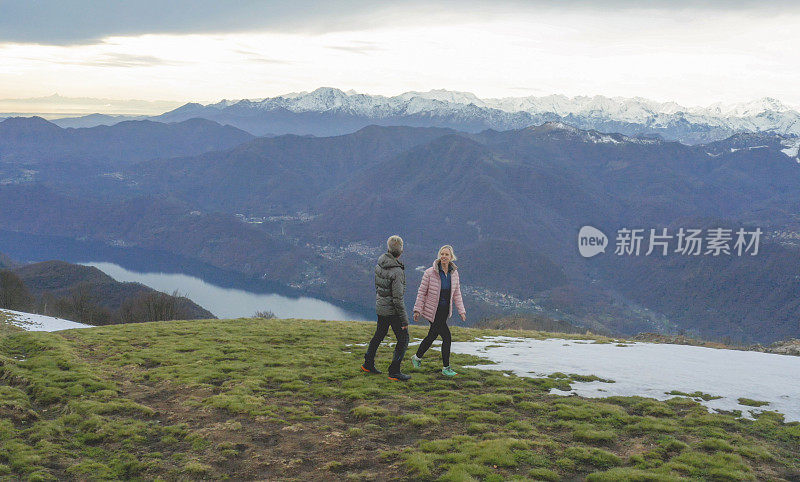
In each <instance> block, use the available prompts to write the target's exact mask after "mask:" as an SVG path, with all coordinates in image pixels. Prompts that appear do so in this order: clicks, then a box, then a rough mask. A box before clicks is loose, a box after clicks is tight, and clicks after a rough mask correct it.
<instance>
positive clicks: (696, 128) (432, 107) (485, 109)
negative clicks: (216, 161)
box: [154, 88, 800, 144]
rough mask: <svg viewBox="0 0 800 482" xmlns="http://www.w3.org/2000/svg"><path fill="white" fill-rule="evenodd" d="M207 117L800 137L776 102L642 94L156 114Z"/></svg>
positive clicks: (266, 130) (338, 127)
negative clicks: (696, 103) (661, 98)
mask: <svg viewBox="0 0 800 482" xmlns="http://www.w3.org/2000/svg"><path fill="white" fill-rule="evenodd" d="M193 117H201V118H205V119H211V120H214V121H217V122H219V123H221V124H230V125H233V126H236V127H239V128H241V129H244V130H247V131H249V132H252V133H253V134H256V135H265V134H273V135H277V134H299V135H304V134H311V135H317V136H330V135H338V134H346V133H349V132H354V131H356V130H358V129H360V128H362V127H365V126H367V125H371V124H377V125H404V126H417V127H447V128H452V129H456V130H460V131H466V132H479V131H482V130H486V129H494V130H510V129H520V128H524V127H528V126H531V125H539V124H542V123H543V122H547V121H561V122H565V123H567V124H570V125H573V126H575V127H578V128H581V129H585V130H591V129H595V130H598V131H602V132H618V133H622V134H626V135H630V136H660V137H661V138H663V139H666V140H677V141H680V142H683V143H686V144H697V143H707V142H711V141H715V140H721V139H724V138H727V137H729V136H731V135H733V134H735V133H737V132H774V133H776V134H781V135H788V136H792V135H798V134H800V113H798V111H797V110H795V109H793V108H791V107H789V106H786V105H784V104H783V103H781V102H780V101H778V100H776V99H772V98H763V99H758V100H755V101H751V102H744V103H739V104H730V105H723V104H713V105H710V106H708V107H685V106H681V105H679V104H677V103H675V102H656V101H653V100H648V99H644V98H641V97H634V98H624V97H604V96H600V95H597V96H592V97H588V96H577V97H571V98H570V97H566V96H563V95H549V96H542V97H535V96H531V97H509V98H498V99H480V98H478V97H477V96H475V95H474V94H471V93H468V92H453V91H447V90H432V91H428V92H406V93H404V94H401V95H397V96H393V97H386V96H381V95H367V94H359V93H357V92H353V91H348V92H343V91H341V90H339V89H334V88H319V89H316V90H314V91H312V92H300V93H293V94H286V95H282V96H277V97H271V98H265V99H256V100H248V99H243V100H223V101H220V102H217V103H214V104H207V105H201V104H197V103H188V104H185V105H183V106H181V107H179V108H177V109H175V110H172V111H169V112H166V113H164V114H162V115H160V116H156V117H154V120H159V121H166V122H175V121H182V120H186V119H190V118H193Z"/></svg>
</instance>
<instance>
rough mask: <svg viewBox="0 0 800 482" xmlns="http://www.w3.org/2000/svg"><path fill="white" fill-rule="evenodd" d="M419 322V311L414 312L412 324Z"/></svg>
mask: <svg viewBox="0 0 800 482" xmlns="http://www.w3.org/2000/svg"><path fill="white" fill-rule="evenodd" d="M418 321H419V311H415V312H414V323H416V322H418Z"/></svg>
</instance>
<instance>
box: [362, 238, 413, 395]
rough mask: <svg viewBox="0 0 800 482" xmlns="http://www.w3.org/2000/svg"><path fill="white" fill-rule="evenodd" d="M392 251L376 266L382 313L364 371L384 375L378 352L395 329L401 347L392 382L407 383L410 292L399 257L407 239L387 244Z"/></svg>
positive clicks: (392, 369) (397, 348)
mask: <svg viewBox="0 0 800 482" xmlns="http://www.w3.org/2000/svg"><path fill="white" fill-rule="evenodd" d="M386 247H387V248H388V251H387V252H386V253H383V254H382V255H381V256H380V258H378V264H377V265H376V266H375V311H376V312H377V314H378V326H377V328H376V330H375V335H374V336H373V337H372V340H370V342H369V348H367V353H366V355H364V364H363V365H361V369H362V370H364V371H365V372H371V373H381V371H380V370H378V369H377V368H375V353H376V352H377V351H378V346H379V345H380V344H381V342H382V341H383V339H384V338H385V337H386V333H387V332H388V331H389V327H390V326H391V327H392V331H394V336H395V337H397V344H396V345H395V347H394V355H393V356H392V364H391V365H389V378H390V379H391V380H399V381H406V380H409V379H410V378H411V377H410V376H409V375H406V374H404V373H401V372H400V363H401V362H402V361H403V356H404V355H405V354H406V348H408V315H407V314H406V307H405V305H404V304H403V294H404V293H405V291H406V273H405V266H403V263H401V262H400V261H399V260H398V259H397V258H399V257H400V255H401V254H403V239H402V238H401V237H400V236H392V237H390V238H389V239H388V240H387V241H386Z"/></svg>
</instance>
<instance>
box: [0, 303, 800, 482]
mask: <svg viewBox="0 0 800 482" xmlns="http://www.w3.org/2000/svg"><path fill="white" fill-rule="evenodd" d="M373 328H374V325H373V324H371V323H356V322H326V321H313V320H257V319H239V320H231V321H219V320H213V321H211V320H209V321H177V322H156V323H143V324H129V325H116V326H106V327H99V328H91V329H83V330H71V331H65V332H60V333H41V332H21V331H18V330H15V329H13V328H10V327H8V326H5V325H3V324H2V323H0V479H8V480H20V479H23V480H25V479H27V480H64V479H82V480H84V479H105V478H108V479H141V480H153V479H163V480H179V479H180V480H185V479H224V478H230V479H233V480H243V479H244V480H249V479H271V480H275V479H280V480H287V479H288V480H291V479H297V480H342V479H355V480H383V479H410V480H425V479H440V478H441V479H446V480H470V479H479V480H505V479H523V480H530V479H532V480H561V479H584V478H588V479H590V480H625V479H628V480H674V479H678V478H681V477H702V478H706V479H711V480H753V479H774V480H780V479H786V480H797V479H798V478H800V449H798V446H800V424H798V423H791V424H786V423H783V420H782V417H781V416H780V415H777V414H775V413H772V412H767V413H765V414H762V415H761V416H759V417H758V418H757V419H756V420H755V421H748V420H743V419H737V418H736V417H734V416H733V415H729V414H709V413H708V412H707V411H706V409H705V408H704V407H702V406H700V405H699V404H697V403H696V402H694V401H693V400H691V399H689V398H685V397H676V398H673V399H671V400H669V401H666V402H660V401H655V400H652V399H645V398H639V397H613V398H609V399H604V400H595V399H583V398H579V397H559V396H554V395H549V394H548V390H549V389H550V388H551V387H554V386H558V387H562V388H564V387H565V386H566V385H568V384H569V383H570V382H571V381H572V380H573V378H575V377H573V378H570V377H569V376H568V375H564V376H563V377H550V378H542V379H529V378H518V377H516V376H513V375H512V376H508V375H507V374H503V373H500V372H489V371H481V370H477V369H465V368H460V366H461V365H465V364H469V363H473V362H476V361H478V360H477V359H476V358H474V357H469V356H464V355H458V354H454V355H453V362H454V364H455V365H456V366H457V367H459V368H458V371H459V375H458V376H457V377H455V378H453V379H447V378H445V377H443V376H442V375H441V374H440V373H439V372H438V371H436V369H435V368H436V366H437V365H438V356H437V354H436V353H431V356H429V357H427V358H426V360H427V367H426V365H423V368H424V369H423V370H421V371H415V370H411V369H410V364H409V363H404V366H407V367H408V370H407V371H408V373H411V374H412V375H413V379H412V380H411V381H410V382H408V383H405V384H403V383H398V382H392V381H390V380H388V379H387V378H386V376H385V375H384V376H375V375H368V374H365V373H362V372H360V371H359V364H360V363H361V361H362V357H363V351H364V347H363V346H356V344H363V343H366V342H367V341H368V340H369V338H370V336H371V334H372V330H373ZM424 329H425V328H423V327H419V326H412V327H411V334H412V338H413V337H422V336H423V335H424ZM503 333H504V334H514V335H517V336H531V337H544V336H545V334H543V333H540V332H520V331H515V332H503ZM453 334H454V338H455V339H456V340H461V341H464V340H469V339H472V338H475V337H477V336H482V335H486V334H498V332H496V331H489V330H472V329H464V328H458V327H456V328H453ZM568 336H569V337H570V338H580V336H579V335H568ZM388 339H391V336H390V337H389V338H388ZM598 341H601V342H602V341H607V340H602V339H598ZM390 352H391V350H390V349H388V348H386V347H383V348H382V349H381V350H380V351H379V358H378V361H377V362H378V366H380V367H382V368H385V366H386V365H387V364H388V361H389V357H390ZM409 356H410V355H409ZM575 379H577V378H575Z"/></svg>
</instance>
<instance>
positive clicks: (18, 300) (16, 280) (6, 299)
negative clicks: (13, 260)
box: [0, 270, 33, 311]
mask: <svg viewBox="0 0 800 482" xmlns="http://www.w3.org/2000/svg"><path fill="white" fill-rule="evenodd" d="M32 307H33V297H32V296H31V294H30V292H28V288H27V287H26V286H25V283H24V282H23V281H22V279H20V277H19V276H17V274H16V273H14V272H12V271H8V270H3V271H0V308H7V309H9V310H17V311H29V310H30V309H31V308H32Z"/></svg>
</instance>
